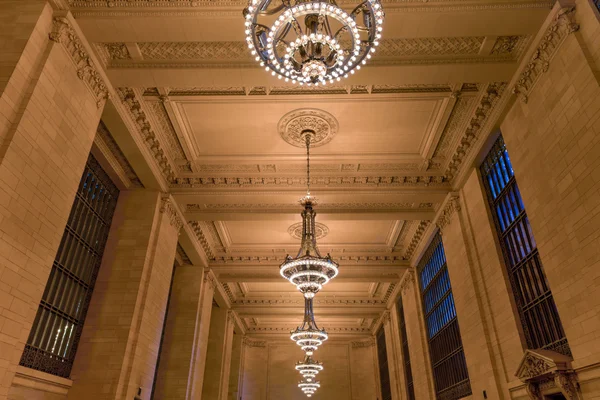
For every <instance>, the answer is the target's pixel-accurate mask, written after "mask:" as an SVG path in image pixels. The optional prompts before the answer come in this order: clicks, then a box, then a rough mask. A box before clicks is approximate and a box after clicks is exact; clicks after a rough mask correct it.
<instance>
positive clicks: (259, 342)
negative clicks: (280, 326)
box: [242, 336, 267, 348]
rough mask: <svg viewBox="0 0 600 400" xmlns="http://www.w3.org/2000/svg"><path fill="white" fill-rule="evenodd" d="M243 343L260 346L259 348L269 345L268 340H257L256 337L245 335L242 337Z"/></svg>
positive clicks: (249, 345)
mask: <svg viewBox="0 0 600 400" xmlns="http://www.w3.org/2000/svg"><path fill="white" fill-rule="evenodd" d="M242 343H243V344H244V346H246V347H259V348H264V347H267V342H266V341H265V340H255V339H251V338H249V337H248V336H244V338H243V339H242Z"/></svg>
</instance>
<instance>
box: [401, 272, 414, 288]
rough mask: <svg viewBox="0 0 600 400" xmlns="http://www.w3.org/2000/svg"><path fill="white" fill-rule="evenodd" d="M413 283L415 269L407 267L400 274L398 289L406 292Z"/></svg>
mask: <svg viewBox="0 0 600 400" xmlns="http://www.w3.org/2000/svg"><path fill="white" fill-rule="evenodd" d="M414 283H415V271H414V270H413V269H408V270H406V272H405V273H404V275H403V276H402V281H400V290H401V291H402V293H406V291H407V290H408V289H409V288H410V287H411V286H413V284H414Z"/></svg>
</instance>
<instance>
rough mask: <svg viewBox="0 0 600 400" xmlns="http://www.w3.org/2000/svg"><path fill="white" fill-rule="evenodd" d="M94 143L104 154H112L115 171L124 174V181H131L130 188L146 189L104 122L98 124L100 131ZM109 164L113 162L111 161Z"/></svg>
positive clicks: (97, 131) (98, 130)
mask: <svg viewBox="0 0 600 400" xmlns="http://www.w3.org/2000/svg"><path fill="white" fill-rule="evenodd" d="M94 143H96V146H98V148H99V149H100V150H101V151H102V152H105V151H106V152H107V153H109V154H110V156H111V157H110V158H112V159H113V160H114V163H115V164H116V165H113V169H114V170H115V171H119V172H117V174H121V173H122V174H123V175H124V177H125V179H124V180H126V181H129V186H128V187H132V188H142V187H144V185H143V184H142V182H141V181H140V179H139V178H138V176H137V174H136V173H135V171H134V170H133V168H132V167H131V164H129V161H128V160H127V158H126V157H125V155H124V154H123V152H122V151H121V148H120V147H119V145H117V143H116V142H115V140H114V139H113V137H112V135H111V134H110V132H109V131H108V129H107V128H106V125H104V122H102V121H100V123H99V124H98V129H97V130H96V137H95V138H94ZM108 158H109V157H107V159H108ZM109 162H111V160H109ZM112 164H113V163H112V162H111V165H112Z"/></svg>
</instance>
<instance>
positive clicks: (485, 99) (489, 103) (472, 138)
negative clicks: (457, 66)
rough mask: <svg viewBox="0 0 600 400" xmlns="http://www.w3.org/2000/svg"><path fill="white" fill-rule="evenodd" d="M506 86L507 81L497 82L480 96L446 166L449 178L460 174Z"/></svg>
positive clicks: (490, 85)
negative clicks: (461, 167) (466, 158)
mask: <svg viewBox="0 0 600 400" xmlns="http://www.w3.org/2000/svg"><path fill="white" fill-rule="evenodd" d="M506 86H507V84H506V83H505V82H495V83H491V84H489V85H488V86H487V88H486V90H485V92H484V93H483V95H482V96H481V98H480V101H479V106H478V107H477V109H476V110H475V113H474V115H473V118H472V119H471V121H470V122H469V125H468V127H467V129H466V130H465V132H464V135H463V137H462V138H461V140H460V143H459V144H458V147H457V148H456V150H455V152H454V155H453V156H452V159H451V161H450V163H449V164H448V167H447V168H446V173H445V176H446V178H447V179H448V180H450V181H451V180H452V179H454V177H455V176H456V175H457V174H458V171H459V169H460V166H461V165H462V163H463V161H464V159H465V157H466V156H467V155H468V153H469V152H470V151H471V148H472V145H473V144H474V143H475V142H476V141H477V139H478V138H479V135H480V134H481V132H482V131H483V129H482V128H483V126H484V124H485V123H486V122H487V120H488V118H489V117H490V115H491V114H492V112H493V111H494V109H495V107H496V106H497V105H498V103H499V100H500V98H501V96H502V94H503V93H504V91H505V89H506Z"/></svg>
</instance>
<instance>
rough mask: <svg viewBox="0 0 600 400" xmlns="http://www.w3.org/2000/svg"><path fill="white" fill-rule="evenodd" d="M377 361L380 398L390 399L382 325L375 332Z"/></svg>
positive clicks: (390, 389)
mask: <svg viewBox="0 0 600 400" xmlns="http://www.w3.org/2000/svg"><path fill="white" fill-rule="evenodd" d="M376 339H377V361H378V363H379V383H380V385H381V398H382V400H392V386H391V382H390V369H389V366H388V358H387V347H386V344H385V330H384V328H383V326H381V327H380V328H379V330H378V331H377V334H376Z"/></svg>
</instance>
